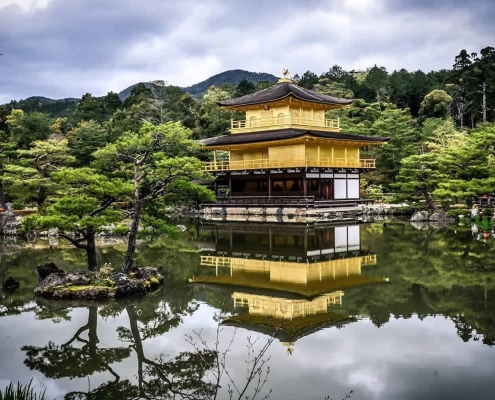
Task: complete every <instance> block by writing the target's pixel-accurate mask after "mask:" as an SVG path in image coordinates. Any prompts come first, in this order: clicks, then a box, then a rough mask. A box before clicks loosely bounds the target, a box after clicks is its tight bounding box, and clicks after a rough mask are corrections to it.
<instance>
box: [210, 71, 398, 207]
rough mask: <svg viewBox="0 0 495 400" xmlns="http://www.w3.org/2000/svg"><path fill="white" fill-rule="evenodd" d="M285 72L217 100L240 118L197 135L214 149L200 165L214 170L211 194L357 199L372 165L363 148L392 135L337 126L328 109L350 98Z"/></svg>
mask: <svg viewBox="0 0 495 400" xmlns="http://www.w3.org/2000/svg"><path fill="white" fill-rule="evenodd" d="M284 74H285V76H284V78H282V79H280V80H279V81H278V83H276V84H275V85H273V86H271V87H269V88H267V89H263V90H260V91H258V92H255V93H253V94H249V95H246V96H243V97H239V98H235V99H230V100H224V101H220V102H218V103H217V104H218V105H219V106H220V107H222V108H224V109H226V110H232V111H237V112H241V113H245V119H243V120H233V119H232V121H231V130H230V132H231V134H227V135H223V136H218V137H214V138H209V139H204V140H202V141H200V143H201V144H202V145H203V146H204V148H205V149H206V150H211V151H212V152H213V161H211V162H209V163H207V164H206V167H205V168H206V169H207V170H208V171H210V172H211V173H213V174H214V175H215V177H216V180H215V185H214V186H215V192H216V194H217V195H218V194H219V188H221V187H223V188H226V192H227V193H228V199H229V200H231V201H230V203H232V204H238V203H239V200H240V199H241V198H242V199H244V200H243V201H241V203H247V204H249V203H250V204H274V205H276V204H287V203H289V204H294V203H297V204H306V205H308V204H314V202H324V203H325V204H327V205H331V203H332V202H333V203H334V204H339V205H342V204H343V205H345V204H346V203H349V204H357V203H358V202H359V201H360V194H359V178H360V174H361V172H363V171H368V170H371V169H374V168H375V167H376V165H375V160H374V159H363V158H361V156H360V149H361V148H362V147H363V146H372V145H381V144H383V143H385V142H386V141H388V140H389V138H383V137H371V136H362V135H356V134H350V133H344V132H342V131H341V129H340V120H339V119H328V118H326V116H325V112H326V111H328V110H335V109H340V108H343V107H346V106H348V105H350V104H351V103H352V102H353V100H349V99H341V98H337V97H333V96H328V95H324V94H320V93H316V92H314V91H311V90H308V89H305V88H302V87H299V86H297V85H295V84H293V83H292V81H291V80H290V79H289V78H288V77H287V74H288V71H284ZM250 199H251V200H250Z"/></svg>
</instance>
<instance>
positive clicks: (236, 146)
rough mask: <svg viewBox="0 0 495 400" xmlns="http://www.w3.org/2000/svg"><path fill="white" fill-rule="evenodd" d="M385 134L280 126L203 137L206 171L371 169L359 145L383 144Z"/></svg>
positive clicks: (368, 159)
mask: <svg viewBox="0 0 495 400" xmlns="http://www.w3.org/2000/svg"><path fill="white" fill-rule="evenodd" d="M387 140H388V138H381V137H367V136H360V135H352V134H345V133H329V132H318V131H305V130H298V129H283V130H279V131H265V132H256V133H245V134H236V135H225V136H219V137H215V138H210V139H205V140H203V141H201V142H200V143H201V144H202V145H203V146H204V148H205V150H211V151H212V152H213V157H212V160H211V161H209V162H207V163H206V164H205V169H206V170H207V171H213V172H216V171H239V170H241V171H242V170H264V169H288V168H351V169H373V168H375V167H376V163H375V160H374V159H372V158H361V154H360V152H361V150H360V149H361V147H363V146H371V145H377V144H378V145H379V144H383V143H385V142H386V141H387Z"/></svg>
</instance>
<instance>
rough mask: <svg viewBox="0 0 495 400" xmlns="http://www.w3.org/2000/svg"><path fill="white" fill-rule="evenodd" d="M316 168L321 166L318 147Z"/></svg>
mask: <svg viewBox="0 0 495 400" xmlns="http://www.w3.org/2000/svg"><path fill="white" fill-rule="evenodd" d="M317 166H318V167H321V164H320V145H318V155H317Z"/></svg>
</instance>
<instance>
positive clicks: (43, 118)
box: [6, 110, 52, 149]
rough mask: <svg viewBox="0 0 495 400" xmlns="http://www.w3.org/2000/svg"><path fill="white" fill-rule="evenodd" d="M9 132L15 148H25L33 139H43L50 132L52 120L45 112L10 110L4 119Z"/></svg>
mask: <svg viewBox="0 0 495 400" xmlns="http://www.w3.org/2000/svg"><path fill="white" fill-rule="evenodd" d="M6 124H7V126H8V128H9V132H10V141H11V142H13V143H15V144H16V146H17V148H20V149H27V148H29V146H30V145H31V143H32V142H34V141H35V140H45V139H47V138H48V136H49V135H50V133H51V129H50V127H51V125H52V120H51V119H50V117H49V116H48V115H46V114H42V113H39V112H32V113H29V114H25V113H24V111H22V110H12V112H11V113H10V115H9V116H8V117H7V119H6Z"/></svg>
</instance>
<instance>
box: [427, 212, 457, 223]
mask: <svg viewBox="0 0 495 400" xmlns="http://www.w3.org/2000/svg"><path fill="white" fill-rule="evenodd" d="M428 220H429V221H430V223H433V225H432V226H434V227H438V226H443V225H446V224H451V223H454V222H457V221H456V219H455V218H452V217H449V216H448V215H447V213H444V212H437V213H434V214H432V215H431V216H430V218H429V219H428Z"/></svg>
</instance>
